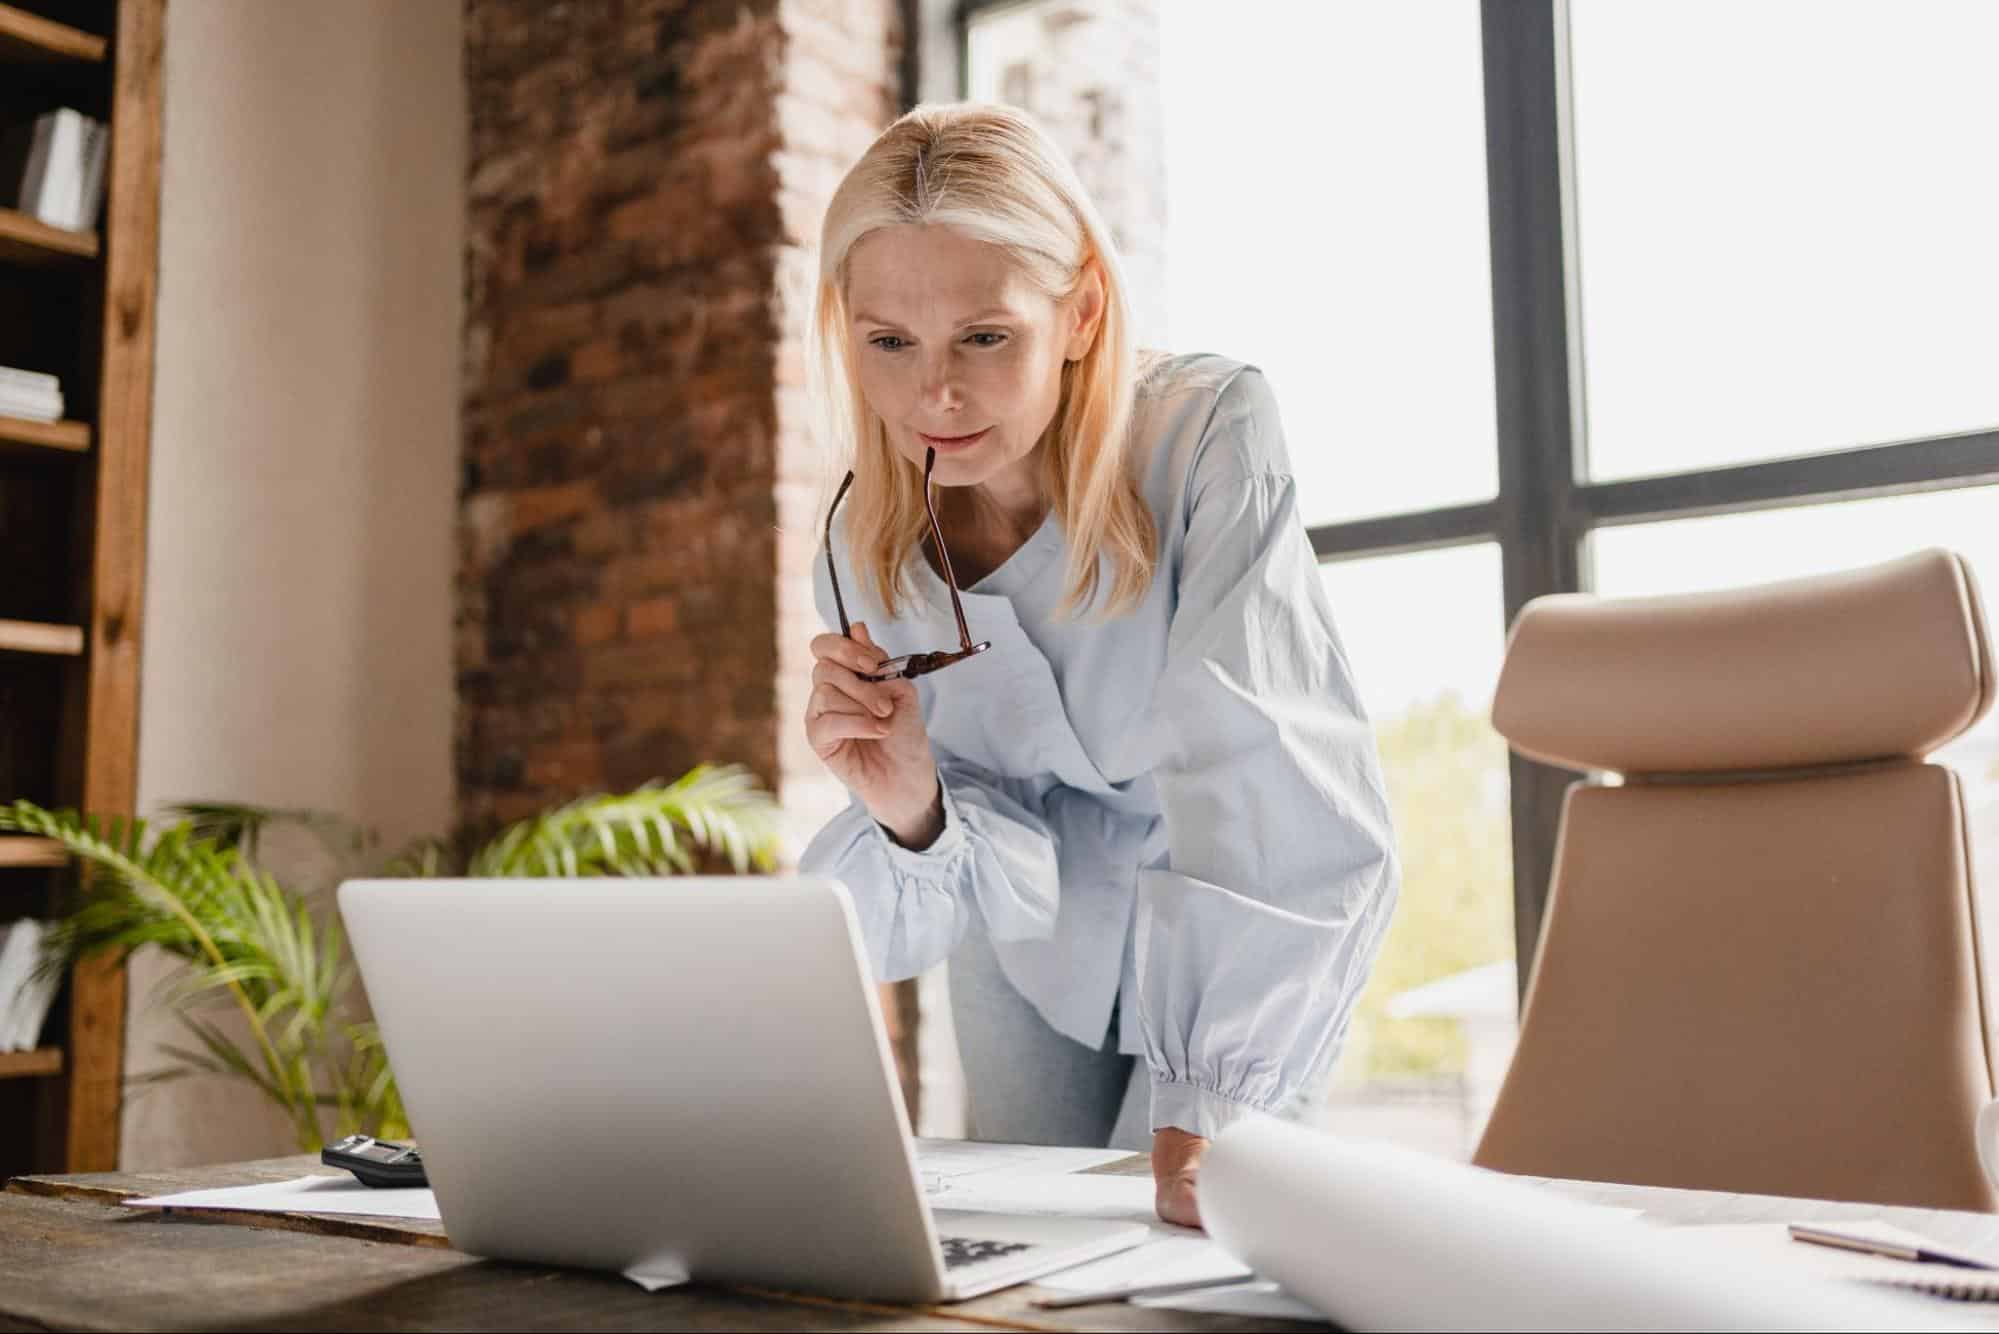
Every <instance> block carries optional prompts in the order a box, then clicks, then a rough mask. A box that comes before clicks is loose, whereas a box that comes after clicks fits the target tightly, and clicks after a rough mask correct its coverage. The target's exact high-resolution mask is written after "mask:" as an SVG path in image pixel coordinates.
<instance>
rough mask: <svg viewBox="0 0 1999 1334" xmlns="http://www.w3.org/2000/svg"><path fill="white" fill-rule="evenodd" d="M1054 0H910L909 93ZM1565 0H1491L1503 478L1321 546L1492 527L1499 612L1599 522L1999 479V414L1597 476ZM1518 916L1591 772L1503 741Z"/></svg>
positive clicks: (1419, 545)
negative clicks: (988, 35) (1741, 458)
mask: <svg viewBox="0 0 1999 1334" xmlns="http://www.w3.org/2000/svg"><path fill="white" fill-rule="evenodd" d="M1043 2H1044V0H903V21H904V25H905V28H904V30H905V33H906V34H907V37H908V40H907V41H906V42H905V44H904V60H903V70H902V76H903V109H904V110H907V109H908V108H910V107H911V106H914V105H915V104H916V103H917V102H918V101H952V100H959V99H963V98H965V97H967V96H969V91H968V88H969V82H968V74H969V65H970V50H971V27H972V23H973V21H974V20H975V19H977V18H978V17H979V16H981V15H984V14H988V13H992V12H995V11H998V10H1003V9H1010V8H1015V7H1019V6H1021V5H1025V4H1035V3H1043ZM1568 13H1569V6H1568V3H1567V0H1481V4H1480V12H1479V23H1480V29H1481V48H1482V63H1483V69H1484V95H1485V141H1486V203H1487V213H1488V227H1489V234H1490V242H1491V262H1492V333H1493V388H1494V409H1495V416H1496V426H1497V443H1498V451H1499V459H1498V462H1499V470H1498V472H1499V488H1498V493H1497V494H1496V495H1495V496H1493V498H1492V499H1490V500H1484V501H1479V502H1477V503H1474V504H1461V505H1449V506H1442V507H1438V508H1433V509H1423V510H1410V511H1404V512H1401V513H1395V514H1386V515H1379V516H1370V517H1367V518H1361V519H1351V520H1345V521H1341V522H1338V523H1330V524H1323V525H1319V526H1317V527H1314V528H1312V529H1311V530H1310V532H1311V539H1312V548H1313V550H1314V551H1315V552H1317V554H1318V557H1319V560H1320V562H1321V563H1327V562H1331V561H1337V560H1359V559H1367V558H1372V557H1376V556H1390V555H1401V554H1407V553H1411V552H1419V551H1436V550H1442V549H1445V548H1449V547H1457V546H1466V545H1471V544H1475V543H1483V542H1496V543H1497V544H1498V545H1499V550H1500V566H1501V571H1502V586H1503V588H1502V603H1503V607H1502V610H1503V614H1504V618H1505V624H1506V625H1507V626H1511V625H1512V624H1513V621H1514V618H1515V617H1516V616H1517V615H1518V614H1519V612H1520V609H1521V608H1522V607H1524V606H1525V605H1526V604H1527V603H1528V602H1530V601H1532V600H1533V599H1535V598H1537V597H1541V596H1543V595H1546V594H1551V593H1576V592H1590V591H1592V590H1593V587H1594V579H1593V577H1592V571H1591V569H1590V564H1589V541H1588V539H1589V536H1590V534H1591V533H1592V532H1594V531H1596V530H1598V529H1600V528H1607V527H1614V526H1618V525H1622V524H1633V523H1644V522H1651V521H1655V520H1662V519H1691V518H1700V517H1705V516H1708V515H1716V514H1742V513H1751V512H1762V511H1770V510H1778V509H1785V508H1790V507H1793V506H1801V505H1817V504H1824V503H1826V502H1830V501H1841V500H1858V499H1863V498H1868V497H1875V496H1896V495H1914V494H1917V493H1920V492H1927V491H1940V490H1950V489H1957V488H1963V487H1972V486H1980V485H1985V484H1990V483H1995V482H1999V427H1995V428H1994V429H1991V430H1981V431H1968V432H1961V433H1956V434H1951V435H1941V436H1924V437H1918V438H1913V439H1908V440H1902V441H1897V442H1893V443H1889V444H1875V445H1866V446H1861V447H1856V448H1847V449H1833V450H1826V451H1820V452H1816V453H1812V454H1804V455H1794V456H1790V457H1784V458H1776V459H1771V460H1768V461H1765V462H1757V463H1746V464H1738V465H1732V466H1725V467H1716V468H1703V469H1697V470H1693V471H1688V472H1679V473H1670V474H1662V475H1656V476H1644V477H1634V478H1626V479H1620V480H1615V481H1591V480H1589V469H1588V457H1587V434H1586V431H1585V428H1584V413H1583V402H1582V387H1581V383H1582V376H1581V374H1580V367H1581V356H1582V351H1581V340H1580V338H1574V337H1571V336H1570V331H1571V330H1572V329H1576V328H1578V327H1579V321H1578V319H1577V301H1578V298H1577V290H1578V275H1579V267H1578V264H1577V255H1576V235H1577V233H1576V217H1575V194H1574V179H1575V155H1574V137H1573V135H1572V132H1571V125H1572V121H1571V116H1572V101H1571V88H1572V83H1571V79H1570V61H1569V40H1568V35H1569V23H1568ZM1508 756H1509V771H1510V773H1509V776H1510V778H1511V785H1512V795H1511V804H1512V835H1513V838H1512V842H1513V921H1514V945H1515V951H1516V958H1517V960H1518V965H1517V966H1518V970H1519V978H1520V986H1521V988H1522V991H1523V993H1524V990H1525V988H1526V985H1527V980H1528V978H1529V977H1530V976H1531V975H1532V971H1533V961H1534V955H1535V952H1536V950H1537V948H1538V946H1539V943H1540V937H1541V923H1542V918H1543V915H1544V909H1545V906H1546V903H1547V895H1548V883H1549V877H1550V874H1551V873H1552V871H1553V870H1554V861H1555V838H1556V832H1557V829H1558V826H1559V824H1560V821H1561V811H1562V800H1563V797H1564V795H1565V794H1566V793H1567V791H1568V789H1569V787H1570V786H1571V785H1572V784H1574V783H1576V782H1578V781H1586V775H1583V774H1579V773H1577V772H1574V771H1572V770H1568V769H1562V768H1556V767H1553V766H1550V765H1544V764H1539V763H1536V762H1534V761H1530V760H1525V759H1522V758H1521V757H1520V756H1519V755H1518V754H1515V753H1513V752H1512V751H1510V750H1509V751H1508Z"/></svg>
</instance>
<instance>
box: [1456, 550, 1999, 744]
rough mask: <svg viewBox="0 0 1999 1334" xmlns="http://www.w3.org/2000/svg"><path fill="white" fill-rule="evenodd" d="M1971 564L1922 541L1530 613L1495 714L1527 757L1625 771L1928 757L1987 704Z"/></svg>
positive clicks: (1568, 598)
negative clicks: (1835, 568) (1896, 554)
mask: <svg viewBox="0 0 1999 1334" xmlns="http://www.w3.org/2000/svg"><path fill="white" fill-rule="evenodd" d="M1993 683H1994V672H1993V663H1992V646H1991V642H1990V640H1989V639H1988V638H1987V635H1986V630H1985V619H1984V612H1983V610H1982V609H1981V607H1980V605H1979V600H1978V587H1977V584H1976V583H1975V581H1974V579H1973V576H1972V572H1971V567H1970V565H1969V564H1968V563H1967V562H1966V561H1965V559H1964V558H1963V557H1962V556H1959V555H1957V554H1956V553H1955V552H1950V551H1944V550H1941V549H1937V548H1932V549H1930V550H1927V551H1919V552H1917V553H1915V554H1914V555H1910V556H1904V557H1901V558H1899V559H1897V560H1891V561H1886V562H1883V563H1882V564H1879V565H1870V566H1865V567H1863V568H1861V569H1856V570H1842V571H1839V572H1837V573H1833V574H1821V575H1812V576H1809V577H1807V578H1803V579H1787V580H1784V581H1782V582H1778V583H1770V584H1761V585H1757V586H1754V587H1749V588H1737V589H1728V590H1724V591H1720V592H1711V593H1680V594H1672V595H1668V596H1665V597H1634V598H1601V597H1595V596H1592V595H1589V594H1556V595H1553V596H1549V597H1541V598H1536V599H1534V601H1532V602H1530V603H1528V604H1527V606H1526V607H1524V608H1522V610H1521V612H1520V615H1519V616H1518V617H1517V618H1516V619H1515V620H1514V623H1513V631H1512V633H1511V635H1510V636H1509V637H1508V640H1507V646H1506V660H1505V664H1504V666H1502V667H1501V669H1500V673H1499V685H1498V688H1497V690H1496V691H1495V692H1494V695H1493V702H1492V722H1493V726H1494V727H1496V728H1497V729H1498V730H1499V732H1500V734H1501V735H1502V736H1504V737H1505V738H1506V739H1507V741H1508V742H1509V743H1511V744H1512V746H1513V748H1514V749H1515V750H1517V751H1519V752H1520V753H1521V754H1523V755H1526V756H1528V757H1530V758H1532V759H1538V760H1545V761H1547V762H1549V763H1552V764H1560V765H1566V766H1568V767H1570V768H1577V769H1608V770H1615V771H1618V772H1621V773H1627V774H1633V773H1636V774H1643V773H1676V774H1677V773H1711V772H1718V771H1731V770H1734V771H1741V770H1764V769H1788V768H1798V767H1811V766H1820V765H1828V764H1842V763H1848V762H1852V761H1857V760H1871V759H1878V758H1887V757H1895V756H1910V757H1918V758H1919V757H1921V756H1923V755H1926V754H1928V753H1929V752H1930V751H1932V750H1934V749H1936V748H1937V747H1938V746H1941V745H1943V744H1945V743H1946V742H1948V741H1950V740H1951V739H1952V738H1954V737H1956V736H1958V735H1960V734H1961V733H1963V732H1964V731H1966V730H1967V729H1969V728H1970V727H1971V726H1972V725H1973V724H1974V723H1976V722H1977V721H1978V720H1979V719H1980V718H1981V717H1983V716H1984V714H1985V712H1986V710H1987V709H1989V708H1991V706H1992V697H1993Z"/></svg>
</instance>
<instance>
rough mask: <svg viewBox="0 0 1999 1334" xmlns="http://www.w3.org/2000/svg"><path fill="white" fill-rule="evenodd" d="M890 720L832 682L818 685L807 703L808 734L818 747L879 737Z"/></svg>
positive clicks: (884, 732)
mask: <svg viewBox="0 0 1999 1334" xmlns="http://www.w3.org/2000/svg"><path fill="white" fill-rule="evenodd" d="M887 733H888V724H887V723H885V722H883V721H882V720H881V719H879V718H877V717H875V716H873V715H872V714H869V713H867V712H865V711H863V710H862V709H861V708H860V706H858V705H857V704H855V703H854V701H853V700H851V699H849V698H848V697H847V696H845V695H843V694H841V693H840V692H839V691H838V690H835V689H833V688H832V687H831V686H815V687H813V690H812V697H811V699H810V700H808V701H807V702H806V706H805V736H806V740H807V741H809V742H810V743H811V744H812V745H813V746H814V747H815V748H824V747H827V746H830V745H832V744H833V743H835V742H839V741H857V740H858V741H879V740H880V739H881V738H882V737H883V736H885V735H887Z"/></svg>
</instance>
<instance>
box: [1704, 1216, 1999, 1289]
mask: <svg viewBox="0 0 1999 1334" xmlns="http://www.w3.org/2000/svg"><path fill="white" fill-rule="evenodd" d="M1798 1221H1799V1222H1800V1223H1806V1224H1808V1225H1810V1226H1813V1227H1824V1228H1829V1229H1832V1230H1834V1231H1838V1232H1846V1233H1851V1234H1854V1235H1857V1236H1865V1237H1871V1238H1874V1239H1876V1240H1879V1241H1887V1242H1894V1243H1898V1244H1901V1245H1906V1246H1934V1247H1939V1248H1942V1249H1946V1250H1950V1251H1954V1252H1958V1253H1964V1252H1967V1251H1970V1252H1973V1253H1978V1252H1977V1251H1976V1250H1975V1248H1970V1247H1963V1246H1955V1245H1952V1244H1951V1243H1950V1242H1948V1241H1946V1240H1945V1239H1943V1238H1941V1237H1926V1236H1924V1235H1923V1234H1922V1233H1920V1232H1911V1231H1909V1230H1908V1229H1907V1228H1901V1227H1896V1226H1894V1225H1893V1224H1891V1223H1884V1222H1882V1221H1880V1220H1879V1219H1872V1218H1869V1219H1846V1218H1842V1219H1838V1220H1835V1221H1825V1220H1814V1219H1799V1220H1798ZM1673 1230H1674V1231H1675V1232H1678V1233H1681V1234H1683V1235H1685V1236H1688V1237H1694V1238H1698V1239H1699V1240H1701V1241H1702V1242H1704V1243H1711V1244H1713V1245H1715V1246H1717V1247H1721V1248H1724V1249H1726V1250H1727V1251H1729V1252H1731V1253H1732V1254H1734V1255H1736V1256H1738V1257H1745V1256H1746V1257H1753V1258H1755V1259H1757V1260H1767V1261H1768V1262H1769V1263H1770V1264H1772V1265H1783V1266H1785V1267H1787V1268H1790V1269H1792V1270H1794V1271H1797V1272H1802V1273H1807V1274H1811V1275H1814V1276H1817V1277H1823V1278H1830V1279H1845V1280H1850V1281H1852V1282H1856V1283H1872V1284H1876V1285H1878V1286H1881V1287H1888V1288H1902V1289H1905V1290H1913V1291H1916V1292H1926V1293H1929V1294H1930V1295H1931V1296H1935V1297H1949V1298H1951V1299H1953V1300H1955V1301H1962V1302H1999V1269H1964V1268H1960V1267H1958V1266H1956V1265H1946V1264H1932V1263H1928V1262H1924V1261H1917V1260H1892V1259H1889V1258H1888V1257H1887V1256H1882V1255H1866V1254H1862V1253H1860V1252H1856V1251H1841V1250H1834V1249H1832V1248H1831V1247H1827V1246H1814V1245H1810V1244H1808V1243H1805V1242H1799V1241H1793V1240H1791V1233H1790V1228H1789V1226H1788V1225H1787V1224H1784V1223H1708V1224H1702V1225H1699V1226H1695V1227H1681V1228H1674V1229H1673ZM1984 1258H1987V1259H1990V1260H1992V1261H1993V1262H1994V1263H1999V1255H1993V1256H1986V1257H1984Z"/></svg>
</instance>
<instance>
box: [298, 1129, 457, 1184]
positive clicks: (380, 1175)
mask: <svg viewBox="0 0 1999 1334" xmlns="http://www.w3.org/2000/svg"><path fill="white" fill-rule="evenodd" d="M319 1161H320V1162H322V1163H325V1164H326V1165H327V1166H328V1167H338V1168H340V1169H341V1170H343V1171H347V1172H352V1173H353V1174H354V1175H355V1176H357V1177H359V1178H360V1179H361V1184H362V1185H364V1186H428V1185H429V1184H430V1178H429V1177H427V1176H425V1175H424V1174H423V1157H422V1155H420V1154H419V1153H417V1151H416V1145H414V1144H391V1143H390V1142H389V1141H387V1140H385V1139H376V1138H374V1137H373V1136H371V1135H349V1136H348V1137H347V1138H346V1139H343V1140H340V1141H338V1142H337V1143H333V1144H329V1145H327V1146H326V1147H325V1148H323V1149H321V1150H320V1151H319Z"/></svg>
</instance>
